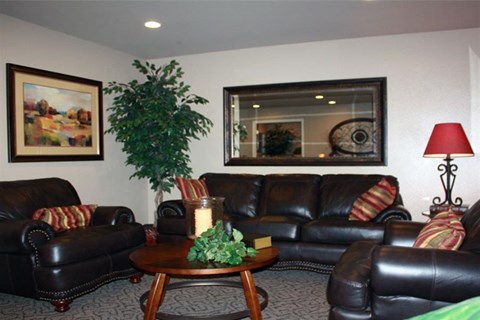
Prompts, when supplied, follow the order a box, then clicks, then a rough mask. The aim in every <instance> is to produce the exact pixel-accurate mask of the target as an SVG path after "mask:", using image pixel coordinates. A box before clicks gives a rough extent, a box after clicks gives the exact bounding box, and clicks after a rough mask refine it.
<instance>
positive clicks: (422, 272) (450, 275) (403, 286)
mask: <svg viewBox="0 0 480 320" xmlns="http://www.w3.org/2000/svg"><path fill="white" fill-rule="evenodd" d="M479 265H480V255H478V254H476V253H471V252H466V251H450V250H438V249H418V248H405V247H395V246H378V247H376V248H375V250H374V251H373V255H372V271H371V287H372V290H373V292H374V293H375V295H377V296H384V297H385V296H390V297H392V296H395V297H399V296H409V297H416V298H420V299H425V300H430V301H445V302H450V303H456V302H459V301H462V300H465V299H469V298H472V297H475V296H478V295H480V271H479V269H478V266H479Z"/></svg>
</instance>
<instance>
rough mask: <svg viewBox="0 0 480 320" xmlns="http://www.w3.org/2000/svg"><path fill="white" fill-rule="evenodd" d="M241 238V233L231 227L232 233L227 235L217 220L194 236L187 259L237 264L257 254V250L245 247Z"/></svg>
mask: <svg viewBox="0 0 480 320" xmlns="http://www.w3.org/2000/svg"><path fill="white" fill-rule="evenodd" d="M242 240H243V234H242V233H241V232H240V231H238V230H237V229H235V228H233V229H232V235H231V236H229V235H228V234H227V233H226V232H225V230H224V229H223V222H222V221H220V220H218V221H217V222H216V223H215V225H214V226H213V227H212V228H209V229H207V230H206V231H205V232H203V233H202V234H201V235H200V237H197V238H195V240H194V242H193V246H192V247H191V248H190V251H189V252H188V255H187V259H188V261H195V260H199V261H201V262H209V261H212V262H219V263H226V264H229V265H238V264H240V263H242V261H243V258H244V257H252V258H253V257H255V256H256V255H257V250H255V249H254V248H252V247H247V246H246V245H245V243H244V242H243V241H242Z"/></svg>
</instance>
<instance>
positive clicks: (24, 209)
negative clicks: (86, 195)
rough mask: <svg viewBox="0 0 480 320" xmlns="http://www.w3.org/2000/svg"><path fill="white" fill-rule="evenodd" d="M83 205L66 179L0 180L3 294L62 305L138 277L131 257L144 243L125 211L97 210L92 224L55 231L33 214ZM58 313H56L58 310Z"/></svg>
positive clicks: (0, 281) (139, 228) (0, 284)
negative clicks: (104, 285) (33, 216)
mask: <svg viewBox="0 0 480 320" xmlns="http://www.w3.org/2000/svg"><path fill="white" fill-rule="evenodd" d="M78 204H81V202H80V199H79V197H78V194H77V192H76V191H75V188H74V187H73V186H72V185H71V184H70V183H69V182H68V181H66V180H62V179H59V178H45V179H34V180H19V181H4V182H0V270H2V277H0V291H1V292H5V293H9V294H15V295H21V296H26V297H31V298H35V299H40V300H46V301H51V302H52V303H54V304H56V303H58V304H61V305H62V310H59V311H65V310H68V304H69V303H70V302H71V300H73V299H74V298H76V297H78V296H80V295H83V294H85V293H88V292H90V291H93V290H95V289H96V288H98V287H99V286H101V285H102V284H105V283H107V282H110V281H113V280H116V279H122V278H128V277H131V276H135V275H139V274H140V272H139V271H138V270H136V269H134V268H133V267H132V266H131V265H130V261H129V259H128V255H129V254H130V252H132V251H133V250H134V249H136V248H139V247H142V246H144V245H145V233H144V231H143V227H142V225H140V224H138V223H136V222H135V217H134V214H133V212H132V211H131V210H130V209H128V208H126V207H120V206H119V207H115V206H109V207H103V206H99V207H97V209H96V210H95V212H94V213H93V216H92V220H91V222H90V225H89V226H86V227H81V228H76V229H71V230H67V231H63V232H59V233H55V231H54V230H53V228H52V227H51V226H50V225H48V224H47V223H45V222H43V221H38V220H32V219H31V216H32V215H33V213H34V212H35V210H37V209H40V208H44V207H57V206H69V205H78ZM57 310H58V309H57Z"/></svg>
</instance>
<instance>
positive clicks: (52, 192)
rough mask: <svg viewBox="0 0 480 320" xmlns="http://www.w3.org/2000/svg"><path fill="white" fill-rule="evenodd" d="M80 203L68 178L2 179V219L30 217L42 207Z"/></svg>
mask: <svg viewBox="0 0 480 320" xmlns="http://www.w3.org/2000/svg"><path fill="white" fill-rule="evenodd" d="M78 204H80V198H79V197H78V194H77V192H76V190H75V188H74V187H73V186H72V185H71V184H70V182H68V181H67V180H63V179H60V178H44V179H33V180H17V181H0V220H9V219H30V218H31V217H32V215H33V214H34V212H35V210H37V209H40V208H49V207H60V206H70V205H78Z"/></svg>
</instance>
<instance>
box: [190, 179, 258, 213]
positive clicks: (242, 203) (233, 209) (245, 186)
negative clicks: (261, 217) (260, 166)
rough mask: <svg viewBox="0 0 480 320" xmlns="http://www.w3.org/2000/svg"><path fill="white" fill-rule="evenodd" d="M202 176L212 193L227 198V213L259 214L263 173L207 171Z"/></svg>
mask: <svg viewBox="0 0 480 320" xmlns="http://www.w3.org/2000/svg"><path fill="white" fill-rule="evenodd" d="M200 178H201V179H202V178H203V179H205V183H206V185H207V188H208V191H209V193H210V195H212V196H214V197H223V198H225V200H224V202H223V204H224V210H225V212H226V213H229V214H232V215H237V216H242V217H254V216H255V215H257V212H258V202H259V197H260V189H261V187H262V181H263V176H262V175H256V174H227V173H205V174H203V175H202V176H201V177H200Z"/></svg>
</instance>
